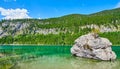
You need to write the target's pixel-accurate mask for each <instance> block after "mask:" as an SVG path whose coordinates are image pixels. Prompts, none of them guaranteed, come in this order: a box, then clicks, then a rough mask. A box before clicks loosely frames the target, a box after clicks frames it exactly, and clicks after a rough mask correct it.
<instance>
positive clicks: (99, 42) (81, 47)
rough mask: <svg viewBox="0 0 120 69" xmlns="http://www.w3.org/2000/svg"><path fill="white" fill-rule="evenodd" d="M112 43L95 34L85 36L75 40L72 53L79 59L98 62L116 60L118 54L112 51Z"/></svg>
mask: <svg viewBox="0 0 120 69" xmlns="http://www.w3.org/2000/svg"><path fill="white" fill-rule="evenodd" d="M111 46H112V43H111V42H110V41H109V40H108V39H106V38H102V37H99V36H98V35H97V34H95V33H90V34H87V35H83V36H81V37H79V38H77V39H76V40H75V44H74V45H73V47H72V48H71V53H72V54H73V55H75V56H78V57H84V58H92V59H98V60H114V59H116V54H115V53H114V52H113V51H112V48H111Z"/></svg>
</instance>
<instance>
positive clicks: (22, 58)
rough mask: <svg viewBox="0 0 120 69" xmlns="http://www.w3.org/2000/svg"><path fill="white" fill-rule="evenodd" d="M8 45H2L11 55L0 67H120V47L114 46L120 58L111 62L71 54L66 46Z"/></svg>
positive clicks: (22, 68)
mask: <svg viewBox="0 0 120 69" xmlns="http://www.w3.org/2000/svg"><path fill="white" fill-rule="evenodd" d="M8 47H9V46H8ZM8 47H4V48H3V47H1V50H2V51H1V52H2V53H3V52H4V53H7V54H9V56H6V57H4V59H2V60H0V69H120V59H119V51H120V47H114V48H113V50H114V51H115V52H117V56H118V58H117V60H115V61H111V62H110V61H98V60H93V59H85V58H79V57H74V56H71V54H70V51H69V49H70V48H71V47H65V46H63V47H59V46H58V47H57V46H56V47H49V46H44V47H38V46H37V47H29V46H27V47H21V46H20V47H16V46H14V47H12V48H11V47H9V48H8ZM10 48H11V49H12V50H10ZM3 49H4V50H3ZM10 54H11V55H10Z"/></svg>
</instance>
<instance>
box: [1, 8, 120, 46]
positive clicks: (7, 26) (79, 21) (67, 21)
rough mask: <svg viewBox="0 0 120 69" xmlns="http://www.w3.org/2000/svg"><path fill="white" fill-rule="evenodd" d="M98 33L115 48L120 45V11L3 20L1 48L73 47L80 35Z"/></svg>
mask: <svg viewBox="0 0 120 69" xmlns="http://www.w3.org/2000/svg"><path fill="white" fill-rule="evenodd" d="M95 29H97V30H98V31H99V34H100V36H103V37H107V38H108V39H110V40H111V42H113V44H114V45H120V42H119V41H120V8H117V9H112V10H105V11H101V12H97V13H94V14H89V15H82V14H70V15H65V16H61V17H56V18H48V19H15V20H1V21H0V44H52V45H72V44H74V40H75V39H76V38H78V37H79V36H80V35H83V34H86V33H89V32H92V31H93V30H95Z"/></svg>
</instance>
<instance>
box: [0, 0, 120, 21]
mask: <svg viewBox="0 0 120 69" xmlns="http://www.w3.org/2000/svg"><path fill="white" fill-rule="evenodd" d="M117 7H120V0H1V1H0V19H7V18H13V19H15V18H41V19H43V18H51V17H59V16H63V15H67V14H74V13H77V14H91V13H95V12H98V11H102V10H106V9H113V8H117Z"/></svg>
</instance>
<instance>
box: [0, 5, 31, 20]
mask: <svg viewBox="0 0 120 69" xmlns="http://www.w3.org/2000/svg"><path fill="white" fill-rule="evenodd" d="M0 13H1V15H2V16H4V18H3V19H23V18H30V16H29V15H28V11H27V10H26V9H20V8H17V9H4V8H2V7H0Z"/></svg>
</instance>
